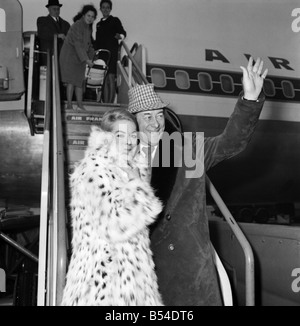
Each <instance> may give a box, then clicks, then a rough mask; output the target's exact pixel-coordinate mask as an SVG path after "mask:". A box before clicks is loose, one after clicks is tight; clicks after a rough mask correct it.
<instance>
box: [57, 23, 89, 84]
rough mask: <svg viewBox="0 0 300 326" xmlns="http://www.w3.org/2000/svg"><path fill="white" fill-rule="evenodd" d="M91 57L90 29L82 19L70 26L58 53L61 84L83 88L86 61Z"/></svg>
mask: <svg viewBox="0 0 300 326" xmlns="http://www.w3.org/2000/svg"><path fill="white" fill-rule="evenodd" d="M93 56H94V49H93V46H92V29H91V26H90V25H88V24H86V23H85V21H84V19H83V17H82V18H81V19H79V20H77V21H76V22H75V23H74V24H73V25H72V26H71V28H70V30H69V32H68V34H67V37H66V39H65V42H64V44H63V47H62V49H61V52H60V56H59V64H60V73H61V79H62V82H63V83H70V84H72V85H75V86H76V87H83V82H84V79H85V71H86V61H87V60H89V59H93Z"/></svg>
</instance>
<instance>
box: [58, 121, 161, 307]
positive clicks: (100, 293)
mask: <svg viewBox="0 0 300 326" xmlns="http://www.w3.org/2000/svg"><path fill="white" fill-rule="evenodd" d="M117 162H118V160H117V151H116V147H115V143H114V141H113V135H112V134H111V133H106V132H103V131H101V130H100V129H99V128H96V127H93V129H92V132H91V136H90V138H89V145H88V148H87V150H86V153H85V157H84V158H83V159H82V161H81V162H80V164H79V165H78V166H77V167H76V168H75V170H74V172H73V173H72V175H71V205H70V206H71V217H72V230H73V238H72V257H71V261H70V264H69V268H68V272H67V277H66V286H65V288H64V292H63V299H62V305H65V306H71V305H76V306H77V305H80V306H92V305H93V306H109V305H113V306H127V305H139V306H142V305H147V306H155V305H162V299H161V296H160V293H159V290H158V286H157V277H156V273H155V270H154V263H153V259H152V252H151V250H150V240H149V231H148V225H150V224H151V223H152V222H154V221H155V219H156V217H157V215H158V214H159V213H160V212H161V210H162V204H161V202H160V201H159V200H158V199H157V198H156V197H155V196H154V192H153V190H152V188H151V187H150V185H149V183H148V182H147V181H144V180H146V165H144V164H142V163H141V162H138V161H137V160H136V161H135V162H132V165H135V166H137V167H139V168H140V171H141V175H142V178H141V179H140V178H136V179H132V180H129V179H128V176H127V174H126V173H125V172H124V171H123V170H122V169H121V168H120V164H117ZM119 163H120V162H119Z"/></svg>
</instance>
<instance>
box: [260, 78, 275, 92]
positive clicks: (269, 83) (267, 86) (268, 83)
mask: <svg viewBox="0 0 300 326" xmlns="http://www.w3.org/2000/svg"><path fill="white" fill-rule="evenodd" d="M263 89H264V93H265V95H266V96H275V93H276V92H275V86H274V83H273V80H271V79H268V78H266V79H265V81H264V86H263Z"/></svg>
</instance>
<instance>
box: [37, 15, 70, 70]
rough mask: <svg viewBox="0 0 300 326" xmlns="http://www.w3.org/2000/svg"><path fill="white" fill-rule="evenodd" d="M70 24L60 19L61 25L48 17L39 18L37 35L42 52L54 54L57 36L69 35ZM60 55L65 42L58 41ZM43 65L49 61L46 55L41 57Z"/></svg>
mask: <svg viewBox="0 0 300 326" xmlns="http://www.w3.org/2000/svg"><path fill="white" fill-rule="evenodd" d="M69 28H70V24H69V23H68V22H67V21H66V20H64V19H62V18H61V17H59V23H56V22H55V21H54V19H53V18H52V17H51V16H50V15H48V16H45V17H38V19H37V33H38V38H39V42H40V51H43V52H47V50H48V49H49V50H50V54H52V53H53V40H54V35H55V34H65V35H67V33H68V30H69ZM57 45H58V53H59V52H60V49H61V47H62V45H63V40H62V39H60V38H58V39H57ZM40 57H41V60H42V64H44V63H46V62H47V60H45V59H44V58H45V57H46V56H45V55H41V56H40Z"/></svg>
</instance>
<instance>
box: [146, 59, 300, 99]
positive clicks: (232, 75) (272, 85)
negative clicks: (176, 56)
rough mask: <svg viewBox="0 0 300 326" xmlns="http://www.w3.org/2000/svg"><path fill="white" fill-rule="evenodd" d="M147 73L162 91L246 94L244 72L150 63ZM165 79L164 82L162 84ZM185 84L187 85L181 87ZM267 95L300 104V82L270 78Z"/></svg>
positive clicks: (266, 82)
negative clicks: (157, 77)
mask: <svg viewBox="0 0 300 326" xmlns="http://www.w3.org/2000/svg"><path fill="white" fill-rule="evenodd" d="M176 73H177V74H178V73H181V75H180V76H181V77H180V78H181V79H179V78H178V77H177V78H176ZM146 74H147V79H148V80H149V82H152V83H154V84H155V86H156V88H157V89H158V90H160V91H167V92H176V93H183V94H185V93H186V94H194V95H196V94H199V95H203V94H205V95H218V96H230V97H236V96H238V95H239V93H240V92H241V91H242V82H241V81H242V73H238V72H232V71H227V70H224V71H223V70H222V71H221V70H215V69H201V68H191V67H182V66H170V65H161V64H147V66H146ZM155 74H159V75H160V78H159V79H160V81H159V83H156V79H155ZM201 74H202V75H201ZM200 76H201V77H202V78H204V77H205V78H206V81H205V82H204V85H205V87H206V88H205V87H204V89H203V85H202V86H200V85H201V82H200V78H201V77H200ZM185 78H186V80H185ZM222 78H223V79H224V81H223V83H222V80H221V79H222ZM162 79H163V81H164V82H162V81H161V80H162ZM182 81H184V83H183V84H184V85H181V84H182ZM178 85H181V86H178ZM264 92H265V95H266V98H267V99H269V100H271V101H290V102H300V79H296V78H290V77H280V76H267V78H266V80H265V84H264Z"/></svg>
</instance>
